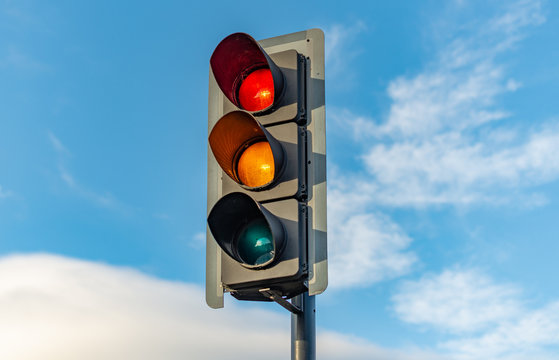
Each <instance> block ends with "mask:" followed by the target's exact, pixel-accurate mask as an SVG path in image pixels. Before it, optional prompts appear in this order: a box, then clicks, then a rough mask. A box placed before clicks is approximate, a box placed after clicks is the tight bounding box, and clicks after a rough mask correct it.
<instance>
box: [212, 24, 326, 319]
mask: <svg viewBox="0 0 559 360" xmlns="http://www.w3.org/2000/svg"><path fill="white" fill-rule="evenodd" d="M208 133H209V136H208V218H207V225H208V227H207V242H206V244H207V246H206V301H207V303H208V304H209V305H210V306H211V307H214V308H218V307H222V306H223V292H224V291H228V292H230V293H231V294H232V295H233V296H234V297H236V298H237V299H240V300H257V301H270V300H272V299H274V300H276V301H277V299H279V298H281V299H289V298H291V297H293V296H295V295H298V294H301V293H303V292H306V291H308V292H309V294H311V295H314V294H318V293H321V292H322V291H324V289H325V288H326V285H327V256H326V175H325V169H326V152H325V133H324V35H323V33H322V32H321V31H320V30H317V29H312V30H308V31H302V32H299V33H294V34H289V35H284V36H280V37H276V38H271V39H267V40H263V41H260V42H257V41H256V40H254V39H253V38H252V37H251V36H250V35H247V34H244V33H235V34H231V35H229V36H227V37H226V38H225V39H223V40H222V41H221V42H220V43H219V44H218V45H217V47H216V48H215V50H214V52H213V54H212V56H211V58H210V82H209V107H208Z"/></svg>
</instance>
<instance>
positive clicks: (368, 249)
mask: <svg viewBox="0 0 559 360" xmlns="http://www.w3.org/2000/svg"><path fill="white" fill-rule="evenodd" d="M329 181H330V185H329V189H328V229H329V232H328V247H329V248H328V256H329V260H328V263H329V267H330V270H329V272H328V273H329V284H330V287H331V288H349V287H364V286H368V285H371V284H373V283H375V282H379V281H382V280H386V279H391V278H394V277H397V276H400V275H403V274H406V273H407V272H409V271H410V270H411V268H412V266H413V265H414V263H415V262H416V260H417V257H416V255H415V254H414V253H412V252H409V251H407V248H408V247H409V245H410V243H411V241H412V240H411V239H410V238H409V237H408V236H407V235H406V234H405V233H404V232H403V231H402V230H401V229H400V228H399V226H398V225H397V224H395V223H394V222H392V221H391V220H390V219H389V218H388V217H387V216H385V215H383V214H381V213H379V212H375V211H370V210H369V209H367V204H369V203H370V202H371V201H372V199H371V197H370V195H369V194H370V193H371V191H370V189H369V188H368V187H369V184H367V183H354V182H345V181H343V179H342V178H341V177H340V176H333V177H330V180H329Z"/></svg>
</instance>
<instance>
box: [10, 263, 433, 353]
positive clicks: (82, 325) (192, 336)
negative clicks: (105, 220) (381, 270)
mask: <svg viewBox="0 0 559 360" xmlns="http://www.w3.org/2000/svg"><path fill="white" fill-rule="evenodd" d="M0 278H2V279H3V281H2V282H0V303H1V304H2V306H1V307H0V318H2V321H1V322H0V333H2V334H3V336H2V337H0V358H2V359H57V360H66V359H68V360H69V359H76V358H80V359H85V360H89V359H105V360H111V359H118V360H120V359H138V360H142V359H146V360H147V359H167V360H173V359H177V360H178V359H184V358H185V356H186V357H187V358H189V359H201V360H203V359H222V358H228V359H247V358H254V359H257V358H261V357H262V354H266V358H267V359H272V360H274V359H278V360H279V359H286V358H289V351H290V350H289V349H290V347H289V342H290V340H289V339H290V331H289V323H290V322H289V318H290V315H289V313H287V312H282V313H278V312H277V311H269V310H259V309H254V308H250V307H238V306H237V305H236V304H227V305H226V307H225V309H222V310H212V309H210V308H209V307H207V306H206V304H205V303H204V292H203V290H202V289H201V288H200V287H198V286H196V285H192V284H186V283H179V282H170V281H164V280H161V279H157V278H153V277H150V276H147V275H144V274H142V273H140V272H138V271H135V270H131V269H126V268H118V267H113V266H108V265H103V264H98V263H92V262H87V261H81V260H76V259H69V258H64V257H60V256H53V255H25V256H24V255H19V256H9V257H4V258H0ZM122 284H126V286H122ZM270 306H277V305H274V304H270ZM216 339H218V345H219V346H216ZM317 350H318V357H319V358H320V359H325V360H328V359H332V360H333V359H347V358H351V359H356V360H360V359H363V360H365V359H371V358H375V359H379V360H389V359H390V360H412V359H413V360H439V359H442V358H441V357H439V356H437V355H436V354H433V353H429V352H426V351H421V350H418V349H403V350H395V349H387V348H382V347H380V346H377V345H375V344H372V343H370V342H368V341H366V340H364V339H360V338H357V337H354V336H350V335H344V334H340V333H339V332H335V331H323V330H319V331H318V336H317Z"/></svg>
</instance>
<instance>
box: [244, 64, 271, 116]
mask: <svg viewBox="0 0 559 360" xmlns="http://www.w3.org/2000/svg"><path fill="white" fill-rule="evenodd" d="M239 102H240V103H241V107H242V108H243V109H245V110H248V111H260V110H264V109H266V108H267V107H268V106H270V105H272V103H273V102H274V78H273V77H272V72H271V71H270V69H259V70H256V71H253V72H251V73H250V74H249V75H248V76H247V77H246V79H244V80H243V82H242V83H241V87H240V88H239Z"/></svg>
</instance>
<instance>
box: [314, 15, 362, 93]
mask: <svg viewBox="0 0 559 360" xmlns="http://www.w3.org/2000/svg"><path fill="white" fill-rule="evenodd" d="M366 28H367V27H366V25H365V23H364V22H362V21H356V22H355V23H354V24H353V25H350V26H345V25H341V24H336V25H332V26H329V27H325V28H324V33H325V34H324V39H325V42H326V43H325V49H324V51H325V54H324V55H325V65H326V72H327V73H328V78H329V79H336V81H335V82H334V83H329V84H330V85H329V87H330V88H331V87H334V88H342V87H345V88H347V87H350V86H351V85H352V84H353V81H354V80H355V73H354V72H352V71H351V70H350V69H349V68H348V66H347V64H348V63H349V62H350V61H351V60H353V59H354V58H355V57H356V56H357V55H358V54H359V53H360V52H361V49H360V48H359V47H358V46H356V45H355V42H354V39H355V38H356V36H357V35H358V34H359V33H361V32H363V31H365V30H366Z"/></svg>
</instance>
